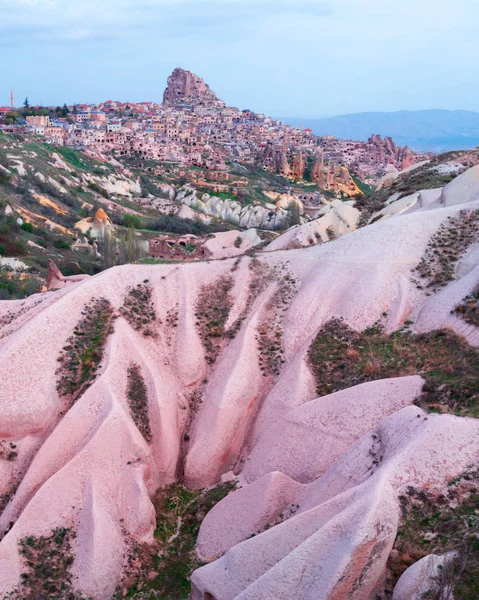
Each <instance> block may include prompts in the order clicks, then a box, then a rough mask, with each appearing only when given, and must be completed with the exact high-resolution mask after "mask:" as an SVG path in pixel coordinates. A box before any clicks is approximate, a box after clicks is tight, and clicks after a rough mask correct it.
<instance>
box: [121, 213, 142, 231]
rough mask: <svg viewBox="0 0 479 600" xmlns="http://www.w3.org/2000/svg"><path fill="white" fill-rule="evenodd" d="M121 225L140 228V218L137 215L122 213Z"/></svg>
mask: <svg viewBox="0 0 479 600" xmlns="http://www.w3.org/2000/svg"><path fill="white" fill-rule="evenodd" d="M122 221H123V223H122V224H123V226H124V227H132V228H133V229H141V219H140V217H138V216H137V215H123V219H122Z"/></svg>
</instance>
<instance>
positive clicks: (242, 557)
mask: <svg viewBox="0 0 479 600" xmlns="http://www.w3.org/2000/svg"><path fill="white" fill-rule="evenodd" d="M467 184H468V185H469V184H470V182H469V180H468V182H467ZM468 189H469V188H468ZM469 197H471V196H470V194H469V195H468V198H469ZM445 198H446V200H447V202H446V205H444V206H440V207H439V208H436V209H430V210H427V211H421V210H417V211H415V212H412V213H410V214H406V215H401V216H395V217H394V218H389V219H387V220H381V221H378V222H376V223H374V224H373V225H370V226H368V227H366V228H363V229H360V230H358V231H355V232H352V233H350V234H348V235H346V236H344V237H342V238H341V239H339V240H337V241H335V242H331V243H328V244H323V245H319V246H315V247H311V248H308V249H301V250H290V251H276V252H267V253H264V254H259V255H258V256H257V258H256V259H252V258H250V257H243V259H242V260H241V262H240V264H239V266H238V265H235V261H234V260H233V259H229V260H222V261H212V262H204V263H191V264H183V265H181V266H177V265H158V266H139V265H128V266H124V267H117V268H115V269H111V270H109V271H106V272H104V273H101V274H99V275H97V276H95V277H92V278H90V279H87V280H84V281H81V282H78V283H74V284H72V285H69V286H68V287H65V288H64V289H62V290H59V291H57V292H49V293H46V294H42V295H38V296H33V297H31V298H29V299H27V300H25V301H16V302H8V303H7V302H0V319H1V321H0V323H1V324H2V326H1V329H0V335H1V336H2V339H1V340H0V381H1V386H0V438H1V439H2V440H5V442H7V443H9V442H12V443H14V444H16V446H17V451H18V457H17V458H16V459H15V460H14V461H8V460H0V495H1V494H11V500H10V501H9V502H8V504H7V506H6V508H5V510H4V512H3V513H2V515H1V516H0V531H1V532H2V535H3V533H4V532H5V535H4V537H3V539H2V540H1V542H0V597H1V596H2V594H5V593H7V592H8V591H9V590H11V589H12V588H13V587H14V586H15V585H17V583H18V580H19V575H20V573H21V572H22V563H21V559H20V557H19V554H18V541H19V539H21V538H23V537H24V536H26V535H47V534H48V533H49V532H50V531H51V530H52V529H53V528H54V527H56V526H60V525H61V526H69V527H72V528H73V529H75V530H76V531H77V533H78V535H77V538H76V540H75V542H74V546H75V553H76V555H77V560H76V561H75V563H74V573H75V575H76V576H77V579H76V584H77V586H78V588H79V589H81V590H82V591H83V593H85V594H86V595H91V596H92V597H94V598H95V600H103V599H106V598H108V597H109V596H110V595H111V594H112V593H113V591H114V589H115V586H116V585H117V583H118V581H119V578H120V575H121V571H122V565H123V562H124V559H125V552H126V549H127V547H128V544H129V543H130V541H131V540H136V541H149V540H151V536H152V533H153V528H154V511H153V506H152V504H151V502H150V499H149V498H150V496H151V494H152V493H153V492H154V490H155V489H156V488H157V487H158V485H160V484H165V483H171V482H173V481H175V480H177V478H184V481H185V482H186V483H187V484H188V485H189V486H191V487H194V488H200V487H205V486H209V485H212V484H214V483H216V482H217V481H218V480H219V478H220V477H221V475H222V474H223V473H226V472H227V471H229V470H231V469H235V471H236V472H237V473H241V477H242V480H243V482H244V484H245V487H244V488H243V489H241V490H239V491H238V492H235V493H234V494H233V495H232V496H230V497H228V498H227V499H225V500H224V501H223V502H222V503H220V504H219V505H218V506H217V507H216V508H215V509H214V510H213V511H212V513H211V516H210V517H207V518H206V520H205V521H204V524H203V528H202V531H201V533H200V538H199V552H200V554H201V555H202V556H204V557H207V558H209V559H211V558H213V557H216V556H219V555H221V554H222V553H223V552H225V551H228V552H227V553H226V554H225V555H224V556H223V557H222V558H220V559H218V560H217V561H215V562H214V563H212V564H211V565H208V566H206V567H203V568H202V569H200V570H198V571H197V572H195V574H194V576H193V582H194V595H193V597H194V598H198V599H199V598H201V599H206V598H209V599H210V600H211V597H212V596H208V595H205V594H206V593H207V592H208V593H209V594H213V597H214V598H216V600H229V599H233V598H237V599H240V598H241V599H246V598H248V599H258V600H259V598H262V599H263V600H264V599H266V598H268V599H269V598H285V599H286V598H293V597H294V598H310V599H313V598H314V599H315V600H318V599H319V598H330V599H332V600H342V599H343V598H346V597H351V598H355V599H362V598H367V597H368V594H369V593H370V592H371V591H372V590H373V589H374V587H375V586H376V585H377V583H378V580H379V579H380V577H381V576H382V574H383V571H384V565H385V561H386V559H387V556H388V553H389V551H390V548H391V546H392V543H393V541H394V535H395V531H396V527H397V522H398V518H399V508H398V501H397V495H398V493H399V490H400V489H401V486H404V485H407V484H413V483H414V485H417V486H423V485H427V484H430V483H431V482H443V481H445V480H446V479H447V478H449V477H454V476H456V475H457V474H458V473H460V472H461V471H462V470H464V469H465V468H466V467H467V465H468V464H469V463H470V462H471V461H472V460H473V459H474V458H475V457H477V453H478V452H479V435H478V434H479V424H478V423H477V422H476V421H474V420H472V419H459V418H455V417H451V416H447V415H444V416H428V415H426V414H425V413H423V412H422V411H421V410H419V409H417V408H416V407H413V406H411V403H412V401H413V399H414V397H415V396H416V395H417V394H418V392H419V390H420V388H421V383H422V382H421V379H420V377H408V378H404V379H401V380H386V381H381V382H374V383H371V384H366V385H364V386H359V387H358V388H353V389H349V390H345V391H343V392H340V393H337V394H333V395H331V396H328V397H325V398H320V399H317V398H316V393H315V386H314V382H313V380H312V375H311V373H310V371H309V368H308V366H307V362H306V360H305V356H306V353H307V349H308V347H309V345H310V343H311V340H312V339H313V337H314V336H315V335H316V333H317V332H318V330H319V329H320V328H321V327H322V325H323V324H324V323H325V322H326V321H327V320H329V319H330V318H331V317H343V318H344V319H345V320H346V322H347V323H348V324H349V325H350V326H352V327H353V328H356V329H362V328H365V327H367V326H370V325H372V324H373V323H375V322H376V321H377V320H379V319H382V321H383V322H384V323H385V325H386V327H387V329H388V330H390V331H391V330H394V329H397V328H398V327H400V326H401V325H402V324H403V323H404V321H405V320H407V319H409V318H412V317H413V318H415V316H416V315H419V317H418V319H417V324H416V327H417V329H418V330H421V331H425V330H430V329H434V328H436V327H442V326H448V327H452V328H453V329H456V330H457V331H458V332H459V333H465V331H464V327H463V326H462V324H461V323H458V322H456V320H454V319H452V318H451V317H450V316H448V315H449V311H450V307H451V306H452V304H453V303H454V302H455V301H456V299H457V298H459V297H460V296H461V294H463V293H465V292H468V291H470V289H472V287H473V286H474V285H475V284H476V283H477V281H478V279H479V272H478V271H477V268H476V269H469V270H467V269H466V274H465V275H464V277H463V279H459V280H458V281H455V282H453V283H452V284H450V285H449V286H448V287H447V288H444V290H443V291H442V292H440V293H439V294H437V295H436V296H433V297H431V298H428V297H427V296H426V295H425V292H424V290H419V289H417V287H416V286H415V285H414V284H413V283H412V282H411V278H412V274H411V271H412V269H413V268H414V267H415V266H416V265H417V264H418V263H419V261H420V259H421V257H422V256H423V253H424V249H425V247H426V245H427V242H428V240H429V238H430V237H431V235H433V234H434V233H435V231H436V230H437V228H438V227H439V226H440V225H441V223H442V222H443V221H444V220H445V219H446V218H447V217H448V216H449V215H452V214H456V213H457V212H458V211H459V210H461V209H462V208H464V205H460V204H457V203H456V202H455V201H451V200H448V194H446V195H445ZM468 207H471V208H477V207H479V203H478V202H477V201H475V202H470V203H469V204H468ZM258 259H259V261H260V263H259V267H258ZM221 276H228V277H231V278H232V283H233V287H232V289H231V298H232V306H231V310H230V313H229V317H228V321H227V323H226V329H228V328H229V327H231V326H232V325H233V324H234V323H235V321H236V319H238V318H239V317H240V318H243V320H242V322H241V327H240V328H239V330H238V333H237V335H236V336H235V337H234V339H231V340H230V339H227V338H226V339H222V340H221V341H219V344H220V352H219V355H218V357H217V359H216V362H215V363H214V364H213V365H212V366H210V365H208V363H207V360H206V353H205V350H204V347H203V345H202V341H201V338H200V335H199V331H198V328H197V327H196V324H195V323H196V317H195V313H197V312H198V308H201V307H198V306H197V300H198V297H199V294H200V292H201V289H202V286H211V289H213V290H215V286H217V284H218V279H219V278H220V277H221ZM255 278H256V280H255ZM144 280H148V284H149V285H150V286H151V288H152V292H153V301H154V305H155V310H156V313H157V315H158V319H157V321H156V325H155V327H156V332H155V333H156V336H150V337H144V336H143V335H142V334H141V332H138V331H135V330H133V329H132V327H131V326H130V325H129V324H128V323H127V321H126V320H125V319H124V318H123V317H119V318H118V319H117V320H116V321H115V325H114V332H113V333H112V334H111V335H110V337H109V340H108V344H107V348H106V352H105V356H104V359H103V363H102V366H101V369H100V372H99V376H98V377H97V379H96V380H95V382H94V383H93V385H91V387H90V388H89V389H88V390H87V391H86V392H85V393H84V394H83V395H82V396H81V397H80V398H79V399H78V400H77V402H76V403H75V404H74V405H73V406H72V407H69V406H68V403H67V401H66V400H65V399H63V398H61V397H59V395H58V392H57V389H56V384H57V381H56V376H55V371H56V369H57V367H58V362H57V358H58V356H59V355H60V353H61V351H62V348H63V347H64V346H65V343H66V341H67V339H68V338H69V336H70V335H71V334H72V332H73V329H74V328H75V326H76V324H77V323H78V322H79V320H80V318H81V312H82V310H83V308H84V306H85V305H86V304H87V303H88V302H89V301H90V300H91V299H92V298H95V297H104V298H107V299H108V300H109V301H110V302H111V304H112V306H113V308H114V309H115V310H118V309H119V308H120V307H121V305H122V303H123V298H124V296H125V293H126V291H127V288H128V287H129V286H134V285H136V284H140V283H142V282H143V281H144ZM254 281H256V282H258V281H259V282H260V285H259V286H257V287H256V288H255V289H257V290H259V293H258V294H257V295H256V296H255V297H253V299H252V300H251V298H250V301H249V300H248V296H249V292H248V290H249V287H248V286H249V284H250V283H251V282H254ZM172 314H174V315H175V317H176V321H175V323H174V324H173V325H172V320H171V318H170V317H171V315H172ZM384 315H386V316H384ZM271 324H274V325H275V327H276V328H277V331H278V332H279V335H280V337H281V340H282V346H283V348H284V355H283V358H282V359H281V360H284V363H279V364H280V373H279V375H274V376H273V375H268V376H266V377H265V376H263V375H262V372H261V370H260V366H259V360H258V359H259V354H260V350H259V343H260V342H259V338H261V331H262V328H263V327H264V326H265V325H268V326H269V325H271ZM467 335H468V337H469V339H470V340H471V341H475V340H477V333H474V332H469V333H467ZM132 362H135V363H137V364H139V365H140V367H141V370H142V372H143V375H144V378H145V383H146V386H147V389H148V397H149V422H150V426H151V430H152V441H151V443H147V442H146V440H145V439H144V438H143V437H142V435H141V434H140V432H139V430H138V429H137V427H136V426H135V424H134V421H133V419H132V417H131V414H130V411H129V407H128V402H127V398H126V387H127V377H126V373H127V369H128V366H129V365H130V364H131V363H132ZM195 390H198V392H197V394H198V395H201V402H200V403H199V405H198V406H197V407H196V408H197V412H196V413H195V414H194V415H192V414H191V412H190V411H191V406H192V404H191V398H192V393H193V392H195ZM186 431H188V436H189V437H187V438H186V439H185V433H186ZM371 432H373V433H374V435H375V436H376V438H373V437H372V433H371ZM374 440H379V441H374ZM371 451H372V452H374V453H376V454H377V455H378V456H381V460H380V461H378V462H379V464H374V463H373V462H372V459H371ZM17 486H18V487H17ZM15 490H16V492H15ZM13 492H15V493H13ZM293 504H294V505H295V507H296V505H297V507H296V508H295V510H294V511H291V512H290V513H288V511H287V509H288V507H291V505H293ZM285 511H286V518H285V517H284V514H285ZM281 513H283V518H285V520H284V522H282V523H279V524H277V525H276V526H274V527H271V528H270V529H268V530H266V531H263V532H262V533H260V535H255V537H253V538H251V539H247V538H248V537H249V536H250V535H251V534H252V533H258V532H259V531H261V530H262V529H264V527H265V526H266V525H267V524H268V523H270V522H271V521H274V520H275V519H277V518H278V516H279V515H280V514H281ZM235 515H236V517H240V518H232V517H234V516H235ZM39 516H40V517H39ZM361 573H362V575H361ZM348 594H349V596H348Z"/></svg>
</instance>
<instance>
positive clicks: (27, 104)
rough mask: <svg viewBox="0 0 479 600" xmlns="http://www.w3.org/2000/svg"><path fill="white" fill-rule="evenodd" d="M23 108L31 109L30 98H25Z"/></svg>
mask: <svg viewBox="0 0 479 600" xmlns="http://www.w3.org/2000/svg"><path fill="white" fill-rule="evenodd" d="M23 106H24V107H25V108H30V104H29V102H28V96H27V97H26V98H25V100H24V102H23Z"/></svg>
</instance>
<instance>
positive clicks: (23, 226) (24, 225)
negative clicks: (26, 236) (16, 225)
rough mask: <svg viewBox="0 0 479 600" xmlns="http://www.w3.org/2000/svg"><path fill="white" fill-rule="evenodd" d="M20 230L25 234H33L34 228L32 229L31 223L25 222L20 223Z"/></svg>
mask: <svg viewBox="0 0 479 600" xmlns="http://www.w3.org/2000/svg"><path fill="white" fill-rule="evenodd" d="M20 229H23V231H26V232H27V233H33V229H34V227H33V225H32V224H31V223H27V222H26V221H25V223H22V224H21V225H20Z"/></svg>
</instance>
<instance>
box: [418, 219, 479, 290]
mask: <svg viewBox="0 0 479 600" xmlns="http://www.w3.org/2000/svg"><path fill="white" fill-rule="evenodd" d="M478 241H479V210H472V211H468V210H461V211H460V212H459V214H458V215H457V216H456V217H448V218H447V220H446V221H445V223H443V224H442V225H441V226H440V227H439V229H438V230H437V232H436V233H435V234H434V235H433V236H432V237H431V239H430V240H429V242H428V245H427V247H426V251H425V253H424V256H423V258H422V259H421V262H420V263H419V265H418V266H417V267H416V273H417V274H418V275H419V277H420V278H421V282H417V283H416V285H417V287H418V288H419V289H421V288H422V287H427V288H431V289H432V290H433V291H437V290H438V289H440V288H441V287H443V286H445V285H447V283H448V282H449V281H452V280H453V279H454V272H455V267H456V264H457V261H458V260H459V259H460V258H461V256H462V255H463V254H464V253H465V252H466V251H467V250H468V249H469V248H470V247H471V246H473V245H474V244H475V243H477V242H478Z"/></svg>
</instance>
